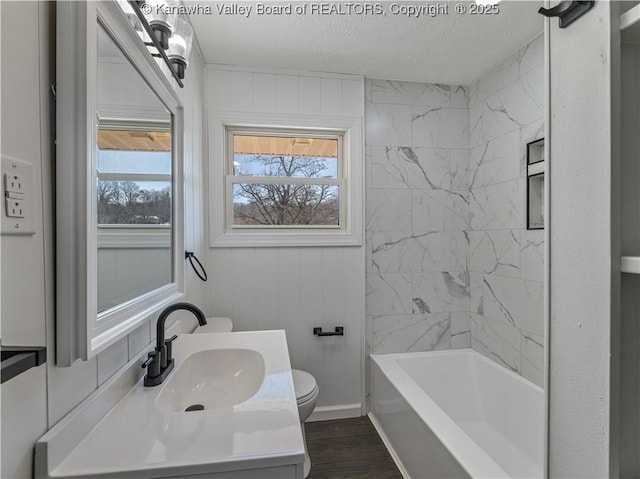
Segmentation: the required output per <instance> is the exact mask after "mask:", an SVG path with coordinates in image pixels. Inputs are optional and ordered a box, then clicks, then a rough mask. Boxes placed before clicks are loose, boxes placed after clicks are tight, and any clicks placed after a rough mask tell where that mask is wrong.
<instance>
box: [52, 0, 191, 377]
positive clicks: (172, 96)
mask: <svg viewBox="0 0 640 479" xmlns="http://www.w3.org/2000/svg"><path fill="white" fill-rule="evenodd" d="M56 21H57V33H56V35H57V45H56V50H57V51H56V85H57V88H56V130H57V131H56V166H55V168H56V364H57V365H58V366H70V365H71V364H72V363H73V362H75V361H76V360H77V359H82V360H88V359H90V358H92V357H94V356H95V355H96V354H98V353H99V352H100V351H103V350H105V349H106V348H108V347H109V346H110V345H112V344H113V343H115V342H116V341H118V340H119V339H121V338H123V337H125V336H126V335H128V334H129V333H130V332H132V331H133V330H134V329H136V328H138V327H139V326H140V325H141V324H143V323H144V322H145V321H148V320H149V319H150V317H151V316H152V315H154V314H155V313H157V312H158V311H159V310H160V309H161V308H163V307H165V306H166V305H168V304H170V303H172V302H174V301H177V300H179V299H181V298H183V297H184V290H185V280H184V236H183V234H182V232H183V231H184V224H183V221H184V219H183V213H182V209H183V198H184V193H183V184H182V183H183V176H182V172H183V136H184V131H183V128H184V126H183V125H184V123H183V116H184V114H183V107H182V104H181V102H180V99H179V97H178V95H177V94H176V91H175V89H174V87H173V85H172V83H171V82H170V81H169V80H168V79H167V77H166V76H165V74H164V73H163V72H162V70H161V69H160V67H159V66H158V65H157V63H156V62H155V60H154V59H153V58H152V57H151V55H150V54H149V52H148V51H147V49H146V47H145V46H144V45H143V43H142V42H141V41H140V39H139V38H138V36H137V34H136V33H135V32H134V31H133V29H132V28H131V27H130V26H129V23H128V21H127V19H126V17H125V15H124V13H123V12H122V11H121V9H120V7H119V6H118V4H117V3H116V2H115V1H93V2H75V1H74V2H57V20H56ZM99 24H100V25H101V26H102V27H103V28H104V29H105V31H106V32H107V34H108V35H109V36H110V37H111V39H112V40H113V41H114V42H115V43H116V45H117V46H118V47H119V48H120V49H121V50H122V52H123V54H124V56H125V57H126V58H127V59H128V60H129V62H130V63H131V65H132V66H133V67H134V69H136V70H137V71H138V73H139V74H140V76H141V77H142V79H143V80H144V81H145V82H146V83H147V84H148V85H149V87H150V88H151V90H153V92H154V93H155V94H156V95H157V97H158V98H159V100H160V101H161V102H162V103H163V104H164V106H165V107H166V108H167V110H168V111H169V112H170V114H171V116H172V123H173V126H172V150H173V159H172V215H173V217H172V262H173V264H172V268H173V282H172V283H169V284H167V285H165V286H163V287H161V288H158V289H156V290H154V291H151V292H149V293H146V294H143V295H141V296H138V297H137V298H134V299H132V300H129V301H127V302H125V303H122V304H120V305H118V306H115V307H113V308H111V309H109V310H107V311H104V312H102V313H100V314H98V312H97V311H98V307H97V304H98V300H97V296H98V295H97V257H98V254H97V252H98V251H97V244H98V241H97V236H98V232H97V200H96V198H97V192H96V187H97V182H96V181H95V165H96V161H97V122H98V108H97V107H98V104H97V103H98V102H97V93H98V90H97V69H98V64H97V60H98V56H97V43H98V37H97V35H98V32H97V29H98V25H99Z"/></svg>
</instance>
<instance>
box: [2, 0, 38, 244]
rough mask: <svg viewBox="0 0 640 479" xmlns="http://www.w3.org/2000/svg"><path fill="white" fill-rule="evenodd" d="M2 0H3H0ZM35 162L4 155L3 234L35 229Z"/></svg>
mask: <svg viewBox="0 0 640 479" xmlns="http://www.w3.org/2000/svg"><path fill="white" fill-rule="evenodd" d="M0 1H2V0H0ZM33 173H34V171H33V164H32V163H31V162H29V161H24V160H20V159H18V158H12V157H10V156H6V155H2V173H1V174H2V181H0V186H2V194H1V195H0V198H1V197H4V208H2V215H0V216H1V217H2V222H1V225H2V229H1V231H2V234H3V235H32V234H34V233H35V229H34V222H33V221H34V214H35V211H34V205H35V204H36V203H35V202H34V200H35V199H34V194H35V193H36V191H35V190H34V188H33V185H34V175H33Z"/></svg>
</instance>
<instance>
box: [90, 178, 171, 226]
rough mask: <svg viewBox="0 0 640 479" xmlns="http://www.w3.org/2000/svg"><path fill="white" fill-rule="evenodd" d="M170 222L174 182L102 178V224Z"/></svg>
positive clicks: (100, 188) (99, 205)
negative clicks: (107, 179) (172, 183)
mask: <svg viewBox="0 0 640 479" xmlns="http://www.w3.org/2000/svg"><path fill="white" fill-rule="evenodd" d="M170 223H171V183H170V182H168V181H105V180H98V224H103V225H104V224H110V225H127V224H156V225H164V224H170Z"/></svg>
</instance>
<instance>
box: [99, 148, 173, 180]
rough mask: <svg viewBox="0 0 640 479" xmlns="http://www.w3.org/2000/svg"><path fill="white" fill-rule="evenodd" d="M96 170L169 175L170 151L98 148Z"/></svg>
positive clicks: (101, 171)
mask: <svg viewBox="0 0 640 479" xmlns="http://www.w3.org/2000/svg"><path fill="white" fill-rule="evenodd" d="M98 171H99V172H100V173H150V174H166V175H170V174H171V152H170V151H167V152H160V151H118V150H99V151H98Z"/></svg>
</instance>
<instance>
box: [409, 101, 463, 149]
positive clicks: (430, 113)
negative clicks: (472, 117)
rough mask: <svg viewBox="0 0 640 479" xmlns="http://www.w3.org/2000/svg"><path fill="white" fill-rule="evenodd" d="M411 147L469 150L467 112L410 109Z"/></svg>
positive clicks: (437, 108) (454, 109)
mask: <svg viewBox="0 0 640 479" xmlns="http://www.w3.org/2000/svg"><path fill="white" fill-rule="evenodd" d="M411 125H412V139H413V143H412V144H413V146H424V147H428V148H469V112H468V110H466V109H462V108H442V107H415V106H414V107H412V110H411Z"/></svg>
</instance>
